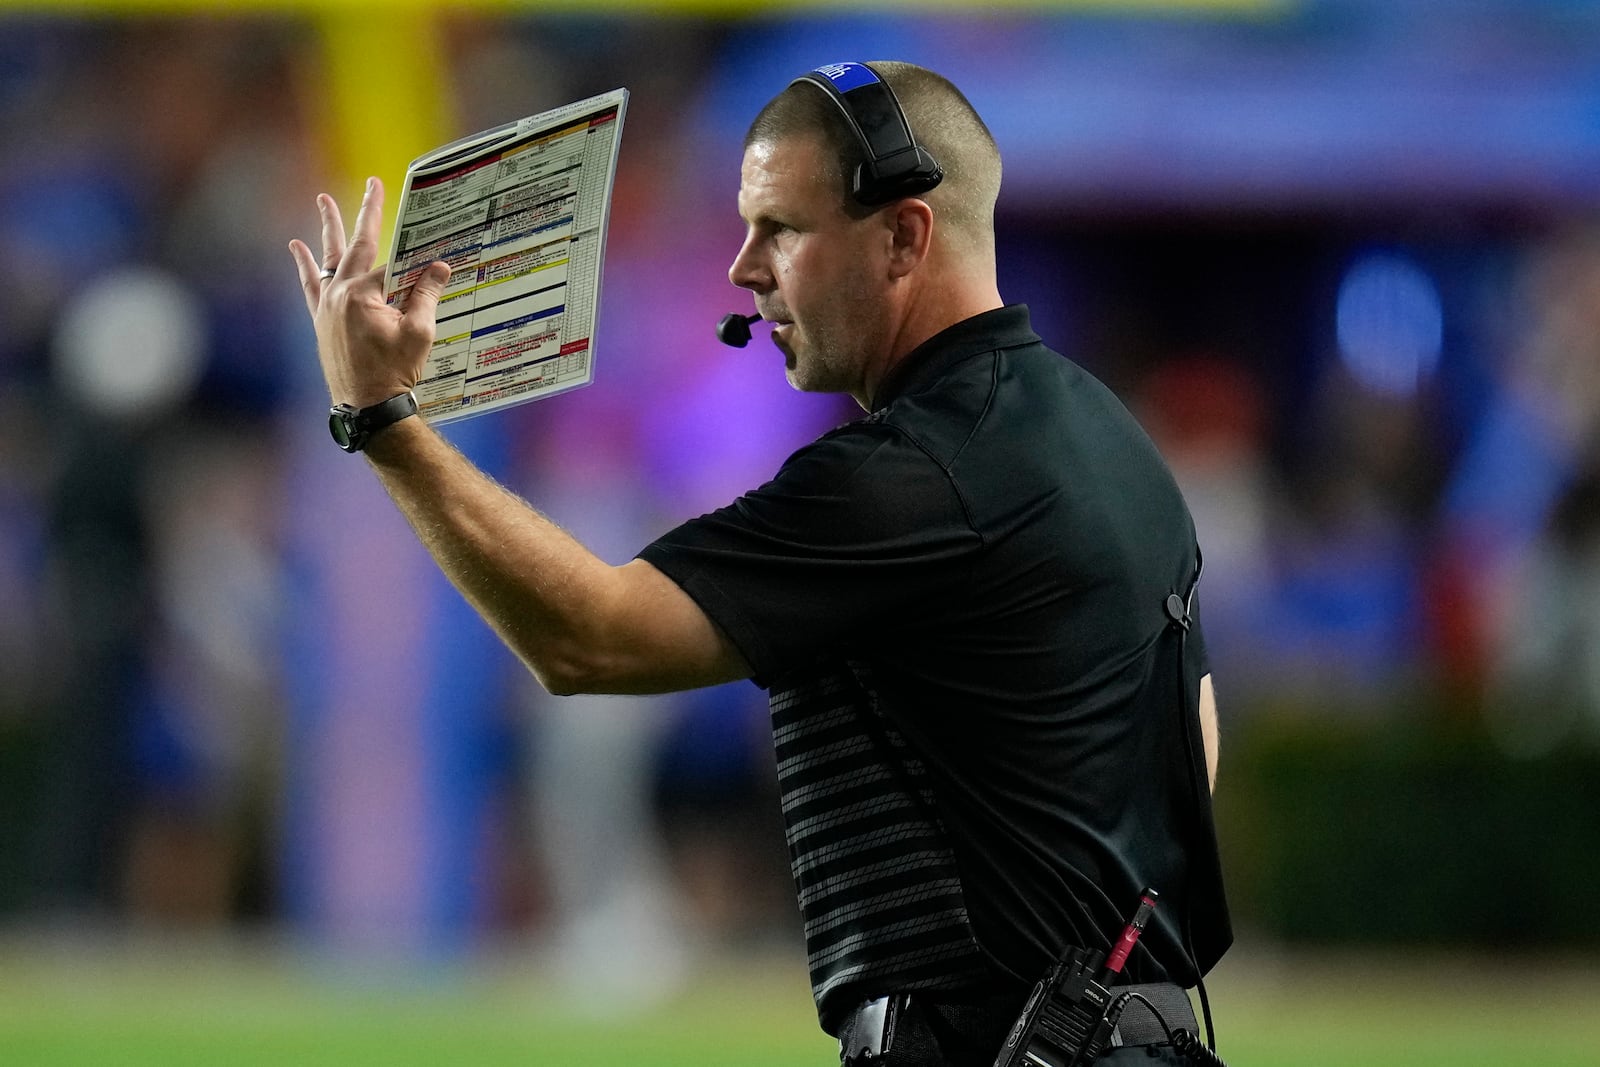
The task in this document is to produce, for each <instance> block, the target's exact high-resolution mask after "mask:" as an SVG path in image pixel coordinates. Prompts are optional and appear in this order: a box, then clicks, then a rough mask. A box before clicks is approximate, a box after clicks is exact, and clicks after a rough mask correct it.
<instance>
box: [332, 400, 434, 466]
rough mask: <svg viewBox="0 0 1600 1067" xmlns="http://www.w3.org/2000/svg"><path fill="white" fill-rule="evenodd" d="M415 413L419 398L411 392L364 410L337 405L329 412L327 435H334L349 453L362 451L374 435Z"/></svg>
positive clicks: (346, 405) (336, 442)
mask: <svg viewBox="0 0 1600 1067" xmlns="http://www.w3.org/2000/svg"><path fill="white" fill-rule="evenodd" d="M416 413H417V398H416V397H415V396H414V395H412V394H411V393H409V392H407V393H401V394H400V395H399V396H391V397H390V398H389V399H388V400H385V401H384V402H383V403H381V404H373V405H372V406H371V407H365V408H353V407H351V406H350V405H349V404H335V405H334V406H333V407H332V408H331V409H329V411H328V432H329V433H331V434H332V435H333V441H334V444H336V445H338V446H339V447H340V448H342V449H344V450H345V451H346V452H360V451H361V450H362V449H363V448H366V447H367V442H368V441H370V440H372V435H373V434H375V433H377V432H378V431H379V430H381V429H383V428H384V427H386V426H393V425H394V424H395V423H397V422H399V421H400V420H401V419H405V418H410V417H411V416H412V415H415V414H416Z"/></svg>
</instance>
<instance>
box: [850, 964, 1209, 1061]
mask: <svg viewBox="0 0 1600 1067" xmlns="http://www.w3.org/2000/svg"><path fill="white" fill-rule="evenodd" d="M1110 992H1111V994H1112V995H1113V996H1114V997H1120V996H1122V995H1123V994H1129V997H1128V1000H1127V1003H1126V1006H1125V1007H1124V1009H1123V1012H1122V1018H1121V1019H1120V1020H1118V1022H1117V1027H1116V1029H1115V1030H1113V1031H1112V1032H1111V1046H1113V1047H1115V1046H1118V1045H1155V1044H1160V1043H1162V1042H1165V1041H1166V1040H1167V1039H1168V1037H1169V1032H1172V1031H1177V1030H1179V1029H1187V1030H1191V1031H1197V1030H1198V1029H1199V1024H1198V1023H1197V1022H1196V1020H1195V1015H1194V1005H1193V1004H1192V1003H1190V1001H1189V994H1188V993H1187V992H1185V991H1184V989H1183V987H1182V986H1179V985H1176V984H1174V983H1172V982H1148V983H1143V984H1137V985H1117V986H1112V987H1111V989H1110ZM1021 1010H1022V998H1021V997H1019V996H1017V995H1015V994H1005V995H1002V996H998V997H990V998H988V999H985V1000H976V1001H942V1000H938V999H934V998H932V997H930V996H928V995H926V994H921V993H919V994H915V995H913V994H908V993H899V994H895V995H893V996H887V997H878V998H877V999H875V1000H869V1001H867V1002H866V1003H864V1004H862V1005H861V1006H859V1007H858V1008H856V1010H855V1011H854V1012H853V1013H851V1014H850V1015H848V1016H846V1017H845V1020H844V1023H843V1025H842V1026H841V1027H840V1029H839V1058H840V1062H841V1063H843V1064H846V1065H848V1067H857V1065H860V1067H867V1065H871V1064H876V1063H885V1062H888V1054H889V1052H890V1050H891V1049H893V1050H894V1052H895V1056H894V1058H893V1059H894V1061H896V1062H903V1063H918V1064H921V1063H930V1064H931V1063H934V1062H938V1063H940V1064H947V1065H949V1067H965V1065H966V1064H968V1063H972V1064H981V1065H983V1067H988V1065H989V1064H992V1063H993V1062H994V1057H995V1054H996V1052H997V1051H998V1050H999V1048H1000V1045H1001V1043H1002V1042H1003V1041H1004V1040H1005V1036H1006V1033H1007V1031H1009V1030H1010V1028H1011V1025H1012V1024H1013V1023H1014V1022H1015V1021H1016V1019H1017V1016H1018V1015H1019V1014H1020V1013H1021Z"/></svg>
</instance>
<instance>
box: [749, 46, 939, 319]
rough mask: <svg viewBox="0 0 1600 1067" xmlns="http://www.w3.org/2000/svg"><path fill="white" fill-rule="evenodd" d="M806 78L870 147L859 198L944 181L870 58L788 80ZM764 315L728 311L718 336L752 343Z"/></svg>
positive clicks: (882, 197) (883, 200) (854, 192)
mask: <svg viewBox="0 0 1600 1067" xmlns="http://www.w3.org/2000/svg"><path fill="white" fill-rule="evenodd" d="M801 82H806V83H807V84H809V85H814V86H816V87H817V88H818V89H820V90H822V92H823V93H824V94H826V96H827V97H828V99H829V100H832V101H833V103H834V104H835V106H837V107H838V108H839V112H840V114H842V115H844V121H845V124H846V125H848V126H849V127H850V132H851V134H853V135H854V136H855V139H856V141H857V143H859V144H860V145H861V148H862V150H863V151H865V152H866V156H867V158H866V160H865V161H864V162H863V163H862V164H861V165H860V166H858V167H857V168H856V170H855V173H854V174H853V175H851V177H850V195H851V196H852V197H853V198H854V199H855V201H856V203H858V204H860V205H861V206H862V207H881V206H883V205H884V204H887V203H889V202H890V201H891V200H898V199H900V198H901V197H902V196H920V195H922V194H923V193H925V192H927V191H928V190H930V189H932V188H933V187H935V186H936V185H938V184H939V183H940V182H942V181H944V169H943V168H942V167H940V166H939V163H938V161H937V160H935V159H934V158H933V154H932V153H931V152H929V151H928V150H927V149H926V148H924V147H922V146H921V145H920V144H918V143H917V139H916V138H915V137H913V136H912V135H911V124H910V123H909V122H907V121H906V113H905V112H904V111H902V110H901V109H900V101H899V99H898V98H896V97H895V95H894V90H893V89H891V88H889V83H888V82H886V81H884V80H883V79H882V78H880V77H878V73H877V71H875V70H873V69H872V68H871V67H869V66H867V65H866V64H865V63H830V64H828V65H827V66H825V67H818V68H817V69H816V70H813V71H810V72H809V73H806V74H802V75H800V77H798V78H796V79H795V80H794V81H792V82H790V83H789V85H790V86H791V87H792V86H795V85H799V84H800V83H801ZM760 320H761V316H760V314H754V315H741V314H739V313H738V312H735V313H733V314H731V315H724V316H723V317H722V321H720V322H718V323H717V339H718V340H719V341H721V342H722V343H723V344H725V345H732V346H733V347H734V348H743V347H744V346H745V345H747V344H749V343H750V324H751V323H753V322H759V321H760Z"/></svg>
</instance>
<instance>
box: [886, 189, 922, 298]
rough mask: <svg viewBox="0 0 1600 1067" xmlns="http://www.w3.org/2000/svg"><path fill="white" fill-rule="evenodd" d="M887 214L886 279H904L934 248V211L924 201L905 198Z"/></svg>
mask: <svg viewBox="0 0 1600 1067" xmlns="http://www.w3.org/2000/svg"><path fill="white" fill-rule="evenodd" d="M889 212H890V213H889V220H888V221H889V241H890V245H889V276H890V277H891V278H903V277H905V276H906V275H907V274H910V273H911V272H912V271H914V270H916V269H917V267H918V265H920V264H921V263H922V261H923V260H924V259H927V258H928V250H929V249H930V248H932V247H933V208H931V207H929V206H928V202H927V201H926V200H919V199H917V198H916V197H907V198H906V199H904V200H900V201H897V202H896V203H895V204H894V206H893V207H891V208H890V209H889Z"/></svg>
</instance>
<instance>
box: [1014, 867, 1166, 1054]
mask: <svg viewBox="0 0 1600 1067" xmlns="http://www.w3.org/2000/svg"><path fill="white" fill-rule="evenodd" d="M1156 897H1157V893H1156V891H1155V890H1154V889H1146V890H1145V891H1144V892H1143V893H1142V894H1140V898H1139V909H1138V910H1137V911H1136V912H1134V915H1133V918H1132V919H1131V920H1129V922H1128V925H1127V926H1126V927H1124V928H1123V931H1122V936H1121V937H1119V938H1118V939H1117V943H1116V944H1115V945H1114V946H1112V949H1111V955H1110V957H1107V956H1106V954H1105V953H1103V952H1100V951H1099V950H1097V949H1074V950H1073V951H1072V952H1070V953H1068V954H1067V955H1066V956H1064V957H1063V958H1062V959H1061V960H1059V961H1058V962H1057V963H1056V965H1055V966H1054V967H1053V968H1051V970H1050V973H1049V974H1048V975H1046V976H1045V977H1044V978H1043V979H1042V980H1041V981H1040V982H1039V984H1038V985H1036V986H1034V988H1033V992H1032V993H1031V994H1030V995H1029V996H1028V1002H1027V1004H1026V1006H1024V1007H1023V1009H1022V1015H1021V1016H1020V1017H1019V1018H1018V1019H1017V1022H1016V1025H1015V1026H1013V1027H1012V1028H1011V1032H1010V1033H1009V1034H1008V1035H1007V1036H1006V1043H1005V1046H1004V1047H1003V1048H1002V1049H1001V1050H1000V1057H999V1059H997V1060H995V1067H1079V1065H1080V1064H1086V1063H1089V1062H1090V1061H1092V1060H1093V1059H1094V1058H1095V1057H1096V1056H1098V1055H1100V1053H1102V1052H1104V1051H1105V1049H1106V1046H1107V1045H1108V1044H1109V1043H1110V1041H1111V1033H1112V1031H1113V1030H1115V1029H1116V1027H1117V1021H1118V1019H1119V1018H1121V1015H1122V1008H1123V1006H1124V1005H1125V1004H1126V1003H1127V1000H1126V998H1123V997H1118V996H1117V994H1116V993H1115V992H1114V991H1113V990H1112V989H1111V984H1112V983H1113V982H1114V981H1115V980H1116V979H1117V977H1118V976H1119V975H1121V973H1122V968H1123V966H1124V965H1125V964H1126V963H1127V962H1128V953H1129V952H1131V951H1133V946H1134V945H1135V944H1137V943H1138V941H1139V935H1140V934H1141V933H1143V932H1144V928H1145V924H1146V923H1148V922H1149V921H1150V915H1151V913H1153V912H1154V911H1155V907H1156Z"/></svg>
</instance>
